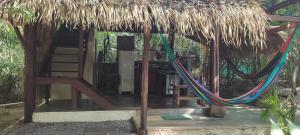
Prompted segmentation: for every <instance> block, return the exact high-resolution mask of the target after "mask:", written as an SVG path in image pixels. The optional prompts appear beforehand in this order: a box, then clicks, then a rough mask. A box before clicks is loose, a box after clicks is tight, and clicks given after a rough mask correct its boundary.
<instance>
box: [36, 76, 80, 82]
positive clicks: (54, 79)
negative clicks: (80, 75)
mask: <svg viewBox="0 0 300 135" xmlns="http://www.w3.org/2000/svg"><path fill="white" fill-rule="evenodd" d="M74 80H77V78H71V77H68V78H60V77H51V78H49V77H36V84H71V83H73V82H74Z"/></svg>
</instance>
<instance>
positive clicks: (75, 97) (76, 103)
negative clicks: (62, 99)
mask: <svg viewBox="0 0 300 135" xmlns="http://www.w3.org/2000/svg"><path fill="white" fill-rule="evenodd" d="M79 95H80V92H78V91H77V90H76V88H75V87H74V86H73V85H71V96H72V105H71V106H72V110H77V109H78V107H79Z"/></svg>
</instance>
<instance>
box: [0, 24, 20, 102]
mask: <svg viewBox="0 0 300 135" xmlns="http://www.w3.org/2000/svg"><path fill="white" fill-rule="evenodd" d="M23 58H24V56H23V49H22V47H21V44H20V42H19V40H18V38H17V36H16V34H15V32H14V30H13V29H12V27H11V26H10V25H7V24H4V23H0V104H1V103H9V102H16V101H20V100H21V98H22V96H21V95H22V91H21V86H22V69H23V61H24V60H23Z"/></svg>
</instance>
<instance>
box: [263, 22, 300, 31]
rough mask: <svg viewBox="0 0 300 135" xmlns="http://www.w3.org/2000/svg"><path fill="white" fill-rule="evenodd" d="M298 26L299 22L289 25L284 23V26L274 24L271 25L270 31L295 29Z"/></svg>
mask: <svg viewBox="0 0 300 135" xmlns="http://www.w3.org/2000/svg"><path fill="white" fill-rule="evenodd" d="M296 27H297V23H289V24H288V25H284V26H273V27H271V28H270V29H269V30H268V31H269V32H272V33H275V32H279V31H285V30H288V29H293V28H296Z"/></svg>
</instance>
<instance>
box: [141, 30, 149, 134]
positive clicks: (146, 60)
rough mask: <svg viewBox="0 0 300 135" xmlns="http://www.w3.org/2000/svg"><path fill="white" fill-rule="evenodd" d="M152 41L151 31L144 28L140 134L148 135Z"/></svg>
mask: <svg viewBox="0 0 300 135" xmlns="http://www.w3.org/2000/svg"><path fill="white" fill-rule="evenodd" d="M150 40H151V29H150V27H148V26H145V27H144V52H143V65H142V93H141V98H142V105H141V127H140V134H141V135H147V105H148V73H149V50H150Z"/></svg>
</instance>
